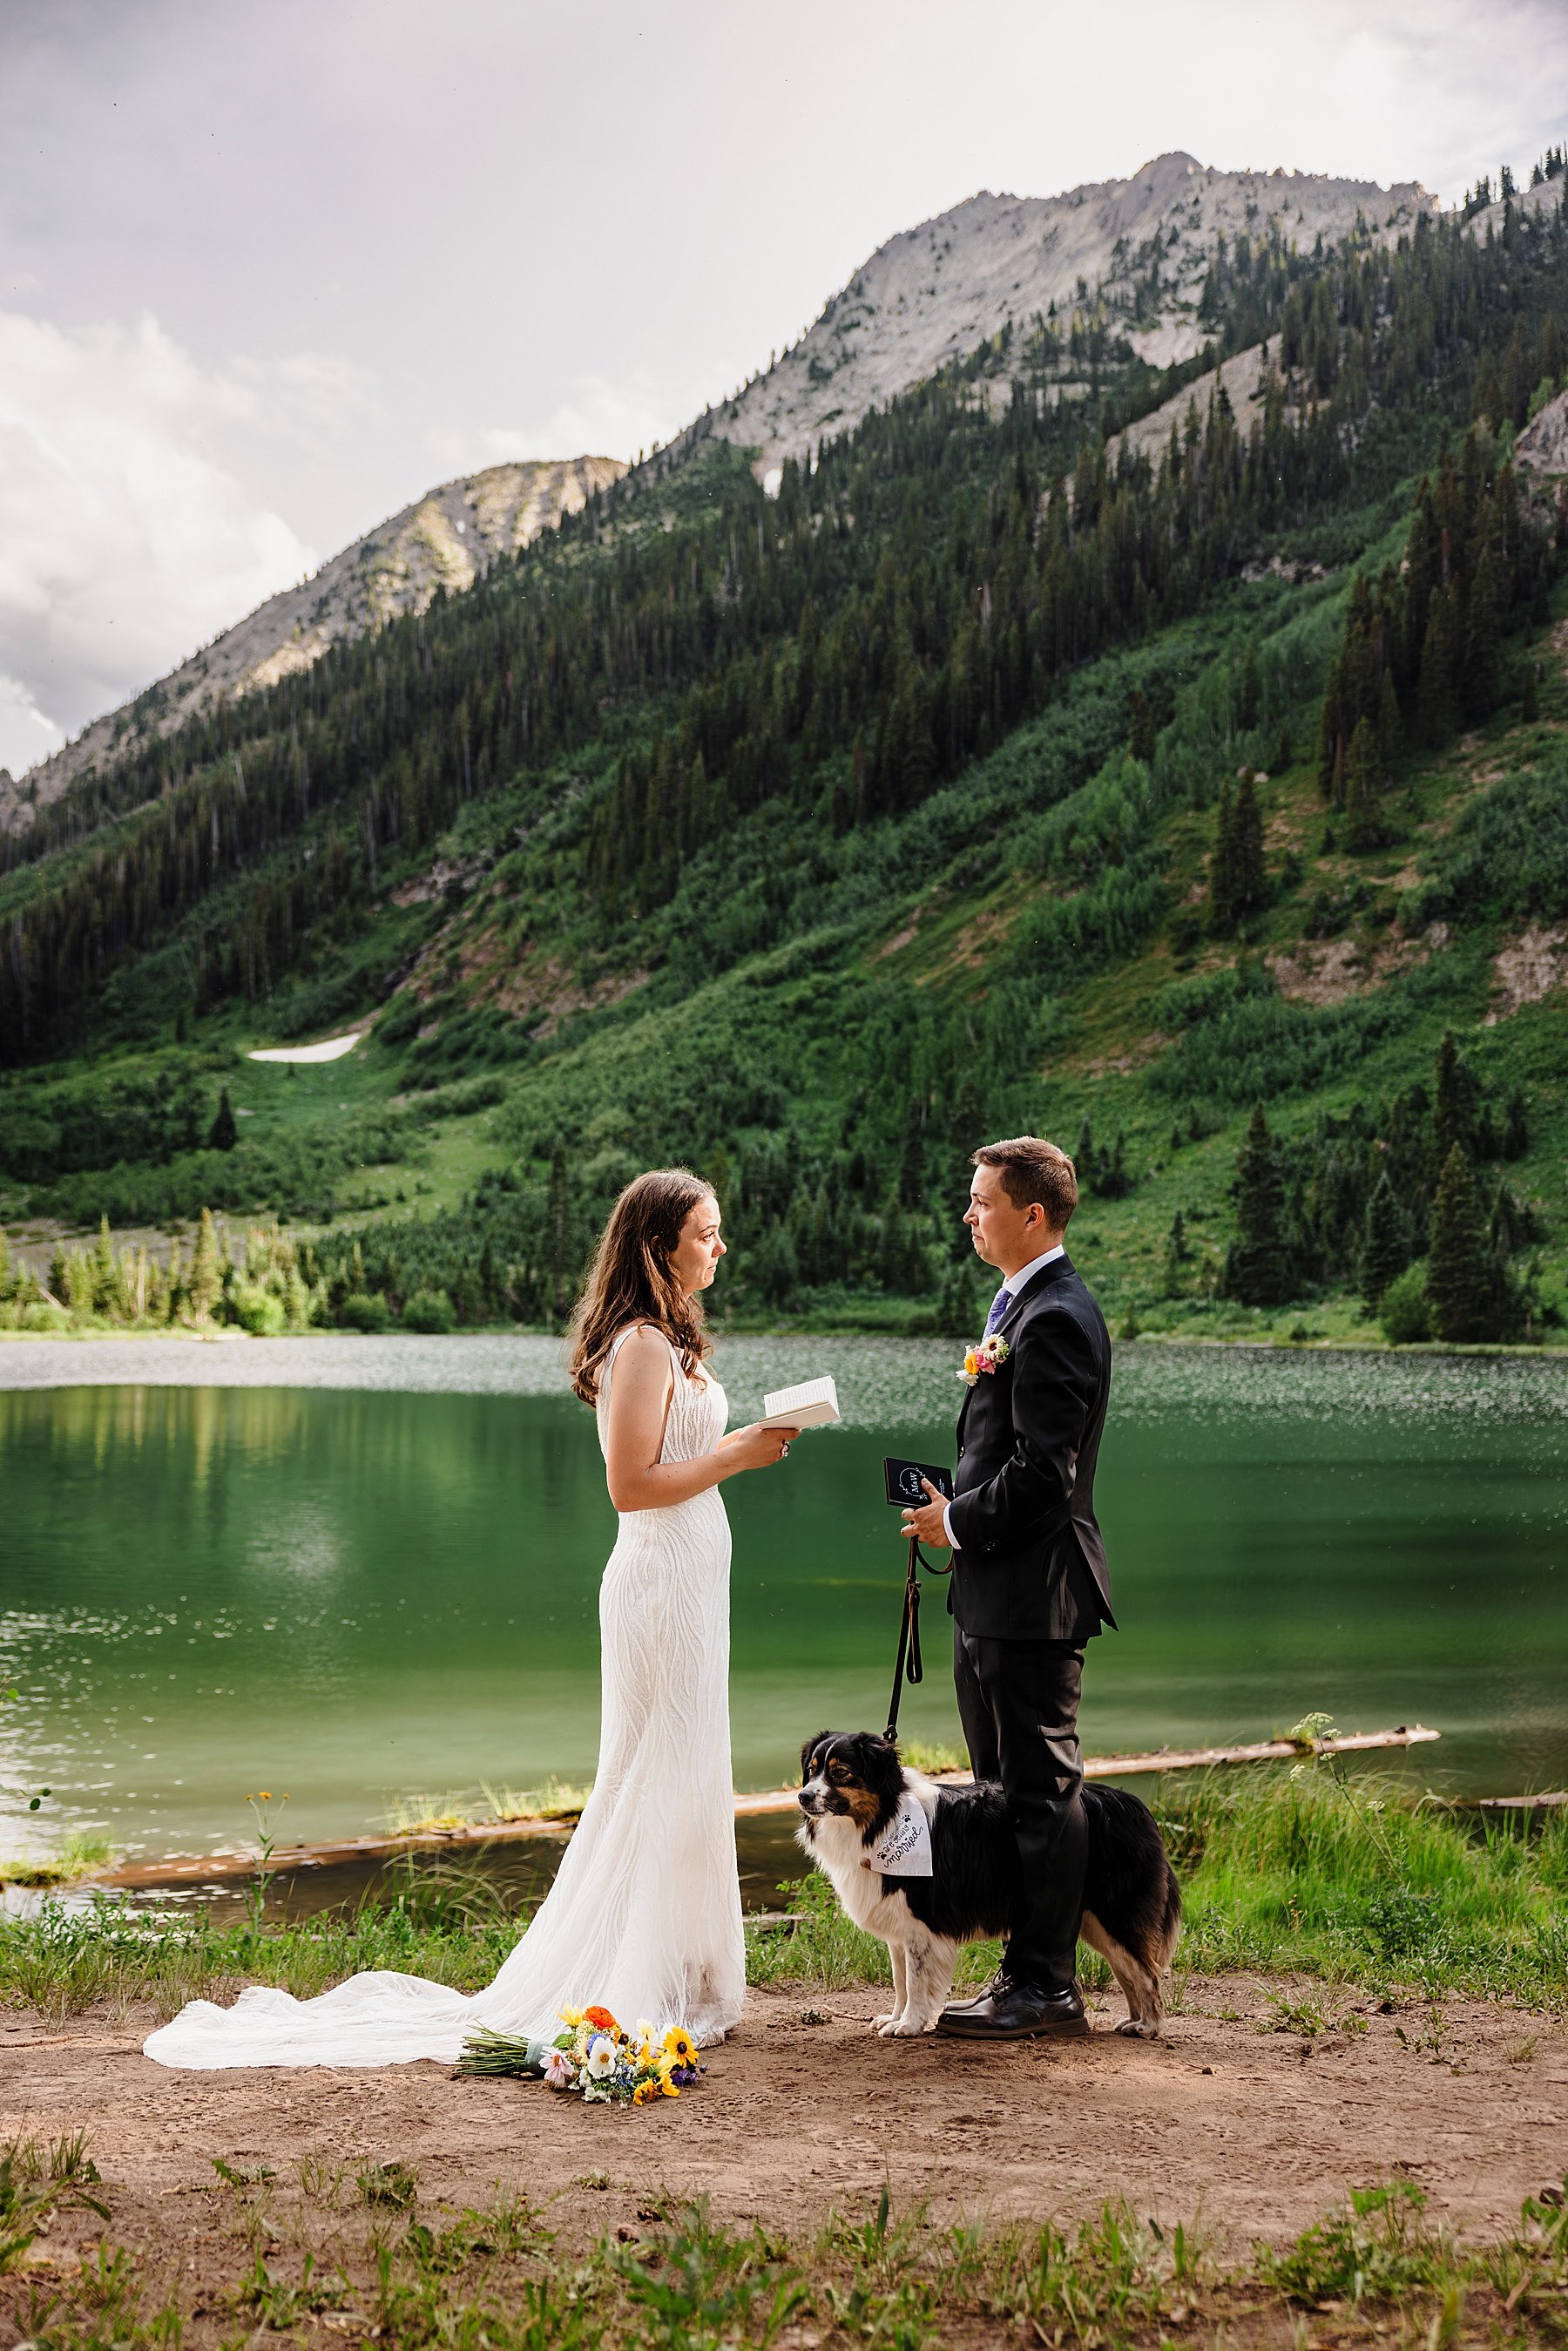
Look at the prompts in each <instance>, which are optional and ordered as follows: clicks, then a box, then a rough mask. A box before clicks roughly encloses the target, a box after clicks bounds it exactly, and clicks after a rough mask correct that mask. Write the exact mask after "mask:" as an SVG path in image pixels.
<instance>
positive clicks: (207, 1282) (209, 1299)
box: [185, 1208, 218, 1324]
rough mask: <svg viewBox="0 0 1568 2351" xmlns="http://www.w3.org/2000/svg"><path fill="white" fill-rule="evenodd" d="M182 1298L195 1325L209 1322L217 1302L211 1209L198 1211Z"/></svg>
mask: <svg viewBox="0 0 1568 2351" xmlns="http://www.w3.org/2000/svg"><path fill="white" fill-rule="evenodd" d="M185 1297H186V1302H187V1304H188V1305H189V1306H190V1309H191V1312H192V1315H193V1316H194V1318H195V1320H196V1322H197V1323H198V1324H200V1323H204V1322H210V1321H211V1320H212V1314H213V1307H214V1306H215V1305H216V1304H217V1302H218V1235H217V1228H216V1227H215V1226H214V1225H213V1211H212V1210H211V1208H203V1209H202V1222H201V1224H200V1226H199V1227H198V1228H197V1232H196V1249H195V1254H194V1256H193V1257H192V1259H191V1270H190V1272H189V1274H188V1275H187V1276H186V1280H185Z"/></svg>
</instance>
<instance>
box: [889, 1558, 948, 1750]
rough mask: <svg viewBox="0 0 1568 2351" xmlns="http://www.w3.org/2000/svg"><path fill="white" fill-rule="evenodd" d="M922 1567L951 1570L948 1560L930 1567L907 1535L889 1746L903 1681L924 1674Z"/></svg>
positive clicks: (914, 1681) (895, 1727)
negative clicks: (921, 1608)
mask: <svg viewBox="0 0 1568 2351" xmlns="http://www.w3.org/2000/svg"><path fill="white" fill-rule="evenodd" d="M922 1567H923V1568H924V1569H925V1571H926V1573H927V1574H928V1575H950V1574H951V1573H952V1567H951V1563H949V1565H948V1566H946V1567H933V1566H932V1564H931V1562H930V1561H929V1559H928V1558H927V1557H926V1554H925V1552H923V1551H922V1550H921V1549H920V1539H919V1535H911V1536H910V1537H909V1575H908V1578H907V1579H906V1581H905V1584H904V1614H903V1617H902V1620H901V1622H900V1624H899V1625H898V1664H897V1665H896V1666H895V1667H894V1668H893V1698H892V1703H891V1704H890V1705H889V1707H888V1728H887V1730H886V1732H885V1733H884V1734H883V1735H884V1737H885V1738H886V1739H887V1740H888V1744H889V1745H890V1746H891V1745H893V1744H895V1743H896V1741H897V1740H898V1700H899V1698H901V1697H902V1696H903V1692H904V1684H905V1683H906V1682H909V1683H910V1684H911V1685H914V1684H917V1683H919V1682H923V1681H924V1680H925V1678H926V1669H925V1667H924V1665H923V1664H922V1663H921V1660H920V1570H921V1568H922Z"/></svg>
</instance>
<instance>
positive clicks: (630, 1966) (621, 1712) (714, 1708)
mask: <svg viewBox="0 0 1568 2351" xmlns="http://www.w3.org/2000/svg"><path fill="white" fill-rule="evenodd" d="M628 1335H629V1326H628V1331H622V1332H619V1333H618V1335H617V1338H616V1340H615V1343H614V1345H613V1346H612V1347H611V1349H610V1353H609V1355H608V1357H607V1361H606V1364H605V1368H604V1371H603V1374H602V1375H601V1381H600V1388H599V1403H598V1425H599V1444H600V1447H601V1448H602V1447H604V1446H605V1444H606V1441H607V1412H608V1404H609V1387H610V1382H611V1379H612V1377H613V1374H614V1364H615V1358H616V1355H617V1354H618V1352H619V1350H620V1346H621V1343H622V1342H623V1341H624V1340H625V1339H626V1338H627V1337H628ZM671 1353H672V1354H673V1350H672V1351H671ZM674 1374H675V1387H674V1394H673V1396H672V1398H671V1401H670V1416H669V1420H668V1422H667V1424H666V1427H665V1432H664V1444H663V1447H662V1450H661V1451H660V1454H659V1459H660V1460H661V1461H691V1460H695V1459H696V1458H698V1457H699V1456H700V1455H701V1454H704V1453H711V1451H712V1449H713V1447H714V1446H715V1445H716V1444H717V1443H718V1441H719V1438H720V1437H721V1436H722V1434H723V1429H724V1422H725V1419H726V1416H727V1409H728V1407H727V1405H726V1402H725V1397H724V1391H723V1389H722V1387H720V1386H719V1384H718V1383H717V1381H715V1380H712V1379H711V1378H709V1377H708V1376H707V1375H706V1374H705V1373H704V1374H702V1375H701V1376H700V1377H699V1378H698V1379H697V1380H695V1381H693V1380H689V1379H687V1378H686V1377H685V1375H684V1374H683V1373H682V1371H681V1369H680V1362H679V1360H678V1359H677V1360H675V1362H674ZM729 1577H730V1527H729V1521H728V1520H727V1519H726V1518H725V1516H724V1506H723V1503H722V1501H721V1499H720V1498H719V1490H718V1489H717V1487H711V1488H710V1489H708V1491H707V1492H706V1493H704V1494H698V1495H695V1496H694V1497H693V1498H692V1499H691V1501H687V1502H677V1503H675V1504H673V1505H672V1506H671V1507H670V1508H669V1509H667V1510H633V1511H628V1512H627V1513H626V1514H624V1515H623V1517H622V1519H621V1521H620V1531H619V1534H618V1537H617V1539H616V1546H615V1549H614V1551H612V1552H611V1553H610V1556H609V1561H608V1563H607V1566H606V1568H605V1573H604V1582H603V1583H602V1585H601V1586H600V1590H599V1626H600V1632H601V1635H602V1639H603V1645H604V1650H603V1685H604V1703H603V1718H602V1722H601V1727H600V1734H599V1761H598V1771H597V1776H596V1778H595V1781H594V1790H593V1793H592V1795H591V1796H590V1797H589V1799H588V1801H587V1804H586V1806H585V1807H584V1810H583V1816H582V1819H581V1821H580V1822H579V1823H578V1825H577V1829H576V1834H575V1835H574V1836H573V1838H572V1841H571V1843H570V1844H569V1845H568V1846H567V1847H566V1854H565V1856H564V1857H563V1859H562V1862H561V1866H560V1869H559V1871H558V1873H557V1875H556V1882H555V1884H554V1886H552V1887H551V1889H550V1891H549V1893H548V1894H547V1895H546V1896H545V1900H544V1901H543V1902H542V1903H541V1905H540V1907H539V1908H538V1910H537V1911H536V1912H535V1916H534V1918H533V1920H532V1921H531V1923H530V1924H529V1926H528V1927H527V1928H526V1929H525V1931H524V1935H523V1937H522V1938H521V1940H520V1941H519V1943H518V1944H517V1947H516V1949H514V1951H513V1953H512V1955H511V1957H510V1958H509V1959H507V1961H506V1964H505V1966H504V1968H503V1969H502V1970H501V1972H500V1974H499V1975H498V1976H497V1977H496V1979H495V1980H494V1982H493V1983H492V1984H491V1985H489V1986H488V1987H487V1989H486V1990H485V1991H481V1992H475V1993H473V1994H472V1996H465V1995H464V1994H463V1993H462V1992H456V1991H451V1990H449V1989H448V1987H447V1986H446V1985H445V1984H438V1983H432V1982H431V1981H430V1980H428V1979H427V1978H425V1977H423V1976H404V1975H395V1974H393V1973H391V1972H390V1971H389V1970H374V1971H372V1972H370V1973H369V1974H366V1975H358V1976H351V1977H350V1978H349V1979H348V1981H347V1982H346V1983H340V1984H338V1985H337V1987H336V1989H335V1990H334V1991H328V1992H323V1993H322V1995H321V1997H320V1998H319V1999H318V2000H304V2001H301V2000H296V1999H295V1998H294V1997H293V1996H292V1994H291V1993H288V1992H286V1991H272V1990H270V1989H267V1988H265V1987H263V1986H259V1985H258V1986H253V1987H252V1988H251V1989H250V1990H249V1991H243V1992H242V1993H241V1994H240V1997H239V1999H238V2000H237V2001H235V2002H234V2006H233V2007H232V2008H226V2009H225V2008H219V2007H217V2006H216V2005H215V2004H214V2003H213V2001H207V2000H193V2001H191V2002H190V2004H189V2006H188V2007H186V2008H184V2009H182V2011H181V2012H180V2014H179V2015H178V2016H177V2017H175V2018H174V2020H173V2022H171V2023H170V2024H166V2025H164V2026H163V2027H162V2028H161V2030H160V2031H159V2032H154V2033H153V2034H152V2036H151V2039H150V2040H149V2041H148V2042H147V2043H145V2044H144V2045H145V2048H146V2052H147V2054H148V2055H149V2056H150V2057H155V2058H156V2059H157V2060H158V2063H159V2064H161V2065H180V2066H191V2067H202V2068H218V2067H223V2066H230V2065H399V2064H407V2063H408V2062H410V2060H412V2059H414V2058H417V2057H433V2058H436V2059H439V2060H440V2061H441V2063H443V2064H451V2063H452V2062H453V2061H454V2060H455V2059H456V2057H457V2055H458V2053H459V2052H460V2050H461V2049H462V2044H463V2042H464V2041H465V2040H466V2039H467V2037H468V2036H469V2034H470V2033H472V2032H474V2031H475V2029H476V2028H477V2027H479V2026H481V2025H488V2026H490V2027H491V2028H492V2029H493V2030H494V2031H496V2032H514V2033H529V2034H537V2035H540V2036H547V2035H548V2034H550V2033H551V2032H554V2031H555V2030H556V2017H557V2012H558V2011H560V2010H561V2009H562V2008H565V2007H573V2008H583V2007H586V2006H587V2004H588V2003H589V2002H590V2001H602V2002H603V2003H604V2004H605V2005H606V2006H607V2007H608V2008H610V2009H612V2010H613V2011H614V2012H615V2014H616V2015H617V2016H618V2018H619V2019H620V2021H621V2022H622V2023H623V2024H627V2025H630V2024H632V2023H634V2022H637V2021H638V2020H639V2019H641V2018H644V2017H646V2018H648V2019H649V2020H650V2021H651V2022H653V2023H655V2024H657V2025H659V2026H660V2027H661V2028H663V2027H667V2026H669V2025H671V2024H684V2025H687V2026H689V2027H690V2029H691V2031H692V2032H693V2033H694V2034H695V2035H696V2037H697V2039H698V2040H699V2041H701V2042H713V2041H717V2040H719V2039H721V2038H722V2035H723V2034H724V2033H725V2032H727V2031H728V2030H729V2028H730V2026H731V2025H732V2024H733V2023H735V2022H736V2021H737V2019H738V2018H739V2016H740V2013H741V2007H742V2001H743V1999H744V1996H745V1948H744V1939H743V1937H742V1928H741V1894H740V1883H739V1878H738V1876H737V1872H736V1866H735V1823H734V1799H733V1783H732V1779H731V1773H730V1712H729V1688H728V1682H729V1662H730V1657H729V1652H730V1588H729Z"/></svg>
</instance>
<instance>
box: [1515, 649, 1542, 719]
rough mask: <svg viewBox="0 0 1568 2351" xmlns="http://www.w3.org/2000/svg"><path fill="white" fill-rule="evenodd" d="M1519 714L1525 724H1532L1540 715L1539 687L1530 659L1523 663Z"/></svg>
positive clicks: (1533, 665)
mask: <svg viewBox="0 0 1568 2351" xmlns="http://www.w3.org/2000/svg"><path fill="white" fill-rule="evenodd" d="M1519 715H1520V717H1521V719H1522V721H1523V723H1524V724H1525V726H1534V724H1535V722H1536V720H1537V719H1538V718H1539V717H1540V716H1541V689H1540V686H1539V684H1538V683H1537V680H1536V675H1535V664H1534V663H1533V662H1532V661H1527V662H1526V663H1525V664H1524V692H1523V693H1522V694H1521V696H1520V701H1519Z"/></svg>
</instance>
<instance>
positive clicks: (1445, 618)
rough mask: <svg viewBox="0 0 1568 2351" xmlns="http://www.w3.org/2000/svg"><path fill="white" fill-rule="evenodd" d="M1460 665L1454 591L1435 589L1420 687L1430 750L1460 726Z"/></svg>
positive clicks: (1423, 734) (1424, 735) (1423, 644)
mask: <svg viewBox="0 0 1568 2351" xmlns="http://www.w3.org/2000/svg"><path fill="white" fill-rule="evenodd" d="M1458 666H1459V664H1458V654H1457V647H1456V645H1455V643H1454V599H1453V590H1451V589H1444V588H1434V589H1433V590H1432V593H1431V597H1430V599H1429V601H1428V606H1427V629H1426V634H1425V636H1424V637H1423V639H1422V641H1421V674H1420V682H1419V684H1418V685H1417V690H1416V708H1417V718H1418V721H1419V725H1420V731H1421V740H1422V742H1423V743H1425V744H1426V746H1427V747H1428V750H1433V751H1436V750H1439V749H1440V748H1441V747H1442V746H1443V745H1444V744H1445V743H1446V742H1447V741H1448V739H1449V736H1450V735H1452V733H1453V732H1454V729H1455V727H1456V726H1458V725H1459V696H1458V695H1457V693H1456V691H1455V672H1456V670H1457V668H1458Z"/></svg>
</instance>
